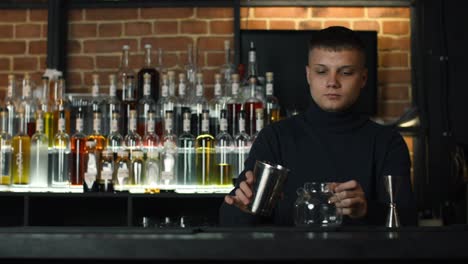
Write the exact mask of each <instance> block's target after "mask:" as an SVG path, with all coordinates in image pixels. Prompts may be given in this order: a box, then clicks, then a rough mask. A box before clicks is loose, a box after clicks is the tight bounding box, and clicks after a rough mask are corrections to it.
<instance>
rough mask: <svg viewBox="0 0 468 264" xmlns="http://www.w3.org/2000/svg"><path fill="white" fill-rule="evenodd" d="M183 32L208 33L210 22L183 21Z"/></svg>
mask: <svg viewBox="0 0 468 264" xmlns="http://www.w3.org/2000/svg"><path fill="white" fill-rule="evenodd" d="M180 33H182V34H206V33H208V23H207V22H205V21H197V20H192V21H182V22H181V24H180Z"/></svg>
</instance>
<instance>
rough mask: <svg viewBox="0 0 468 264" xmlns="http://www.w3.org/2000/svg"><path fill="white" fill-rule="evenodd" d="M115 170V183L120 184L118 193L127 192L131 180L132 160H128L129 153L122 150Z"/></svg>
mask: <svg viewBox="0 0 468 264" xmlns="http://www.w3.org/2000/svg"><path fill="white" fill-rule="evenodd" d="M115 164H116V167H115V169H114V182H116V183H117V184H118V188H117V189H116V190H117V191H125V189H126V188H127V186H126V185H127V184H128V181H129V178H130V160H129V159H128V152H127V151H126V150H124V149H122V150H120V151H119V153H118V155H117V160H116V162H115Z"/></svg>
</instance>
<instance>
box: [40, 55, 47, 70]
mask: <svg viewBox="0 0 468 264" xmlns="http://www.w3.org/2000/svg"><path fill="white" fill-rule="evenodd" d="M46 69H47V57H46V56H40V57H39V71H40V72H44V71H45V70H46Z"/></svg>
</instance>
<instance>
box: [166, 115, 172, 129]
mask: <svg viewBox="0 0 468 264" xmlns="http://www.w3.org/2000/svg"><path fill="white" fill-rule="evenodd" d="M165 125H166V130H171V131H172V118H166V120H165Z"/></svg>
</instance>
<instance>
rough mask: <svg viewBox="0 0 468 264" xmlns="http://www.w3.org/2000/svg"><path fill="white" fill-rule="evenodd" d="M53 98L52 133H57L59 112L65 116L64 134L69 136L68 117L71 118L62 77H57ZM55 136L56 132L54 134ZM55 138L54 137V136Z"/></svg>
mask: <svg viewBox="0 0 468 264" xmlns="http://www.w3.org/2000/svg"><path fill="white" fill-rule="evenodd" d="M54 88H55V89H54V90H55V91H54V97H55V100H54V101H55V106H54V122H55V126H54V131H58V119H59V116H60V112H63V113H64V116H65V131H64V132H65V133H67V134H70V127H71V123H70V116H71V111H70V109H71V103H70V101H69V100H68V99H67V98H66V97H65V80H64V79H63V78H62V77H59V80H58V85H56V86H55V87H54ZM55 133H56V134H57V132H55ZM54 136H55V135H54Z"/></svg>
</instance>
